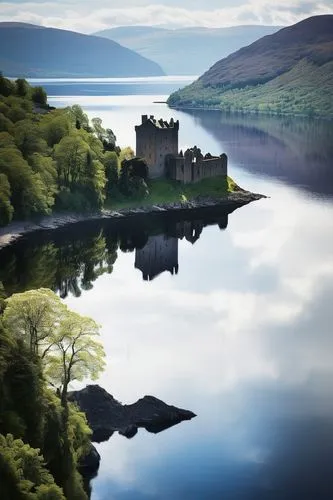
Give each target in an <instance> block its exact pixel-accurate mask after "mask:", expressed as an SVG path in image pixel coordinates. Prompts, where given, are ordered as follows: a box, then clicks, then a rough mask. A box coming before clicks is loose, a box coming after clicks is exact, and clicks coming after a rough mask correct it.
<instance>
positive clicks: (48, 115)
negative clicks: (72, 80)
mask: <svg viewBox="0 0 333 500" xmlns="http://www.w3.org/2000/svg"><path fill="white" fill-rule="evenodd" d="M42 111H43V112H42ZM119 152H120V150H119V148H117V147H116V137H115V135H114V133H113V131H112V130H111V129H104V127H103V125H102V121H101V119H100V118H94V119H93V120H92V126H90V123H89V119H88V116H87V114H86V113H84V111H83V110H82V108H81V107H80V106H78V105H74V106H72V107H69V108H66V109H57V110H52V111H50V110H49V109H48V107H47V96H46V94H45V91H44V90H43V89H42V88H41V87H36V88H34V87H30V85H29V84H28V83H27V82H26V80H24V79H18V80H16V82H14V83H13V82H11V81H10V80H7V79H6V78H4V77H3V76H1V77H0V175H1V176H2V177H1V179H2V180H3V182H2V186H1V190H0V207H1V212H0V224H2V225H5V224H7V223H8V222H10V220H11V219H12V218H13V217H14V218H27V217H31V216H32V215H34V214H42V215H44V214H50V213H51V212H52V210H53V209H54V207H56V208H57V209H61V210H74V211H86V210H96V209H100V208H101V207H102V205H103V203H104V200H105V196H106V192H107V191H111V190H112V189H113V187H115V186H113V183H114V184H115V185H116V183H117V178H116V175H115V174H117V172H116V170H115V168H114V167H113V165H115V164H116V163H117V164H119V160H118V154H119ZM125 154H126V156H128V155H131V154H132V152H131V150H129V149H128V150H127V151H126V152H125ZM4 176H5V177H4ZM107 182H108V186H107V189H106V183H107Z"/></svg>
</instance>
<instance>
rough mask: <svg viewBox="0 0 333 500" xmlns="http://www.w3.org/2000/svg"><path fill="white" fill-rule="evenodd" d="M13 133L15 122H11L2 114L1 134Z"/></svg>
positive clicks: (0, 116) (0, 121) (0, 114)
mask: <svg viewBox="0 0 333 500" xmlns="http://www.w3.org/2000/svg"><path fill="white" fill-rule="evenodd" d="M12 131H13V122H11V121H10V119H9V118H7V117H6V116H5V115H4V114H3V113H0V132H9V133H10V134H11V132H12Z"/></svg>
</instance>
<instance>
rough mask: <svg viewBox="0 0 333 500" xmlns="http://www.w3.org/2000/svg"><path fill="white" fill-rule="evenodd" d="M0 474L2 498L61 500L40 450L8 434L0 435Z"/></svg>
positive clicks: (60, 492)
mask: <svg viewBox="0 0 333 500" xmlns="http://www.w3.org/2000/svg"><path fill="white" fill-rule="evenodd" d="M0 473H1V498H2V499H3V500H11V499H12V498H15V499H22V500H34V499H41V498H44V499H54V500H65V497H64V495H63V492H62V490H61V488H59V487H58V486H57V485H56V484H55V483H54V479H53V477H52V475H51V474H50V472H49V471H48V470H47V469H46V468H45V465H44V459H43V457H42V456H41V455H40V450H39V449H34V448H32V447H31V446H29V444H26V443H24V442H23V441H22V440H21V439H14V438H13V436H12V435H11V434H7V435H6V436H3V435H1V434H0ZM50 495H52V496H50Z"/></svg>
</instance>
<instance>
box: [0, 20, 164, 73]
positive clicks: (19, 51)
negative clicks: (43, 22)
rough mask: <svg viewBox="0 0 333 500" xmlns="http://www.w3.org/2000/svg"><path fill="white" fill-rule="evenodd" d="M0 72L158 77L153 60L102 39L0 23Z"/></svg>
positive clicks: (32, 26)
mask: <svg viewBox="0 0 333 500" xmlns="http://www.w3.org/2000/svg"><path fill="white" fill-rule="evenodd" d="M0 70H1V71H2V72H3V74H5V75H6V76H14V77H44V78H46V77H129V76H160V75H163V74H164V73H163V70H162V69H161V67H160V66H159V65H158V64H156V63H155V62H153V61H150V60H149V59H147V58H145V57H143V56H141V55H139V54H137V53H136V52H134V51H132V50H130V49H128V48H125V47H122V46H121V45H119V44H118V43H117V42H114V41H111V40H106V39H105V38H101V37H97V36H91V35H83V34H81V33H75V32H73V31H66V30H60V29H55V28H44V27H42V26H35V25H32V24H24V23H8V22H6V23H0Z"/></svg>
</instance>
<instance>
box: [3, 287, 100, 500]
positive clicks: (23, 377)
mask: <svg viewBox="0 0 333 500" xmlns="http://www.w3.org/2000/svg"><path fill="white" fill-rule="evenodd" d="M4 324H5V328H4V326H3V324H2V322H1V321H0V476H1V498H4V499H8V500H11V499H12V498H18V499H20V498H22V499H28V500H30V499H31V500H33V499H39V498H41V499H49V498H50V499H55V500H56V499H64V498H68V499H78V500H84V499H86V498H87V497H86V494H85V492H84V490H83V484H82V479H81V477H80V475H79V474H78V472H77V467H78V464H79V461H80V459H81V458H82V457H84V456H85V455H86V453H87V452H88V450H89V446H90V436H91V431H90V429H89V427H88V425H87V421H86V418H85V415H84V414H83V413H81V412H78V411H77V409H76V407H75V406H74V405H73V404H67V387H68V384H69V383H70V382H71V380H73V379H81V378H82V377H84V376H88V375H91V376H92V377H94V376H95V375H97V374H98V373H99V371H100V370H101V369H102V368H103V356H104V352H103V348H102V346H101V344H99V342H98V341H96V340H95V339H93V338H92V337H93V336H94V335H97V334H98V326H97V325H96V323H95V322H94V321H93V320H91V319H90V318H83V317H81V316H79V315H78V314H76V313H73V312H71V311H69V310H68V309H67V307H66V306H65V305H64V304H63V303H61V301H60V299H59V298H58V297H57V296H56V295H55V294H54V293H53V292H51V291H50V290H43V289H42V290H36V291H29V292H26V293H25V294H17V295H13V296H12V297H10V298H9V299H7V301H6V308H5V312H4ZM26 337H28V338H29V339H30V340H28V342H25V338H26ZM31 339H32V342H31ZM36 344H37V345H38V348H36V347H34V346H36ZM65 344H66V345H67V346H70V353H69V352H68V356H67V354H66V356H65V358H66V359H65V364H64V358H63V353H64V351H63V350H61V348H62V349H63V347H64V345H65ZM60 345H61V346H62V347H61V348H60ZM42 347H43V349H42ZM57 353H59V356H58V358H57ZM47 357H48V359H47V361H46V358H47ZM43 358H44V360H45V361H46V362H45V365H46V366H47V370H46V369H45V366H44V370H42V364H43V363H42V361H43ZM51 366H52V367H53V370H52V368H51ZM57 374H58V375H57ZM51 379H52V380H54V381H56V382H57V384H61V383H62V384H63V387H62V399H61V400H60V399H59V397H58V396H57V395H56V394H55V393H54V392H53V391H52V390H51V389H49V388H47V385H46V384H47V383H46V380H51ZM1 434H2V435H1ZM5 436H6V437H5ZM40 450H41V452H40ZM41 453H42V454H43V456H42V455H41ZM43 457H45V462H44V458H43ZM45 464H47V468H46V466H45ZM54 480H56V483H57V484H58V486H57V485H56V484H55V482H54ZM59 486H60V487H61V488H63V492H64V494H63V492H62V490H61V488H60V487H59Z"/></svg>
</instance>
